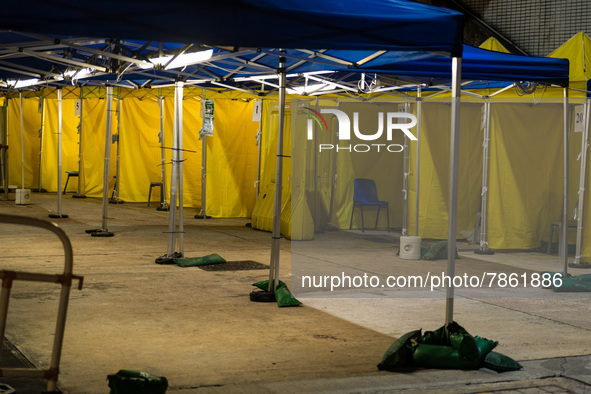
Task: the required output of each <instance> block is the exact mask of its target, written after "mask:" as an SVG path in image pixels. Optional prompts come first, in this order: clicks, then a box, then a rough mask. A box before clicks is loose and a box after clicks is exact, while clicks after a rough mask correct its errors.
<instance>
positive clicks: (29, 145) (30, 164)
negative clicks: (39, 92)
mask: <svg viewBox="0 0 591 394" xmlns="http://www.w3.org/2000/svg"><path fill="white" fill-rule="evenodd" d="M38 108H39V100H37V99H23V126H24V127H23V129H24V133H23V140H24V164H25V165H24V167H25V185H24V188H26V189H36V188H37V187H38V186H39V146H40V141H39V130H40V129H41V114H40V113H39V112H38ZM20 113H21V108H20V100H19V99H18V98H16V99H10V100H9V101H8V143H7V145H8V171H9V172H8V181H9V184H10V185H14V186H17V187H18V188H22V187H23V185H21V182H22V181H21V178H22V175H21V163H22V160H21V121H20Z"/></svg>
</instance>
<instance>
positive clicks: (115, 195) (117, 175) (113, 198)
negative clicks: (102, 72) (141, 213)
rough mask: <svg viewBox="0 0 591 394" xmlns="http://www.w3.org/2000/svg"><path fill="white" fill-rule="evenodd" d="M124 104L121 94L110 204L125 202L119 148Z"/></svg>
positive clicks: (118, 103)
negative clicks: (122, 193)
mask: <svg viewBox="0 0 591 394" xmlns="http://www.w3.org/2000/svg"><path fill="white" fill-rule="evenodd" d="M122 105H123V100H121V96H119V100H117V134H116V136H113V137H112V138H113V142H116V143H117V159H116V160H117V165H116V168H117V170H116V172H115V190H113V195H112V196H111V199H110V200H109V203H110V204H123V201H121V200H120V199H119V186H120V185H121V167H120V163H121V162H120V160H119V157H120V154H119V148H120V144H121V106H122Z"/></svg>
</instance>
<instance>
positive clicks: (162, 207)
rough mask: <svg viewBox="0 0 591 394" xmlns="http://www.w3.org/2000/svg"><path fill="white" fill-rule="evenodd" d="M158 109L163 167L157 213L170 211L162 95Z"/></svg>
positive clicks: (161, 164)
mask: <svg viewBox="0 0 591 394" xmlns="http://www.w3.org/2000/svg"><path fill="white" fill-rule="evenodd" d="M158 107H159V109H160V133H159V134H158V137H159V139H160V167H161V182H162V186H161V190H160V195H161V200H160V206H159V207H158V208H156V210H157V211H168V203H167V202H166V145H165V142H164V102H163V98H162V94H160V95H159V96H158Z"/></svg>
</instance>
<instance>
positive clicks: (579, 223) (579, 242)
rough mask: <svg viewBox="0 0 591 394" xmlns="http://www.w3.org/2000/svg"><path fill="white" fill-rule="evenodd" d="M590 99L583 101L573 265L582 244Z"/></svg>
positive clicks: (577, 260)
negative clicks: (583, 115)
mask: <svg viewBox="0 0 591 394" xmlns="http://www.w3.org/2000/svg"><path fill="white" fill-rule="evenodd" d="M590 108H591V99H589V98H587V100H586V101H585V107H584V111H583V112H584V114H585V129H584V130H583V136H582V139H583V142H582V144H581V171H580V175H579V202H578V206H577V251H576V253H575V262H574V264H575V265H578V264H581V248H582V244H583V207H584V205H585V204H584V203H585V178H586V175H587V150H588V148H589V115H591V111H590Z"/></svg>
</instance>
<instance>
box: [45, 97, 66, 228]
mask: <svg viewBox="0 0 591 394" xmlns="http://www.w3.org/2000/svg"><path fill="white" fill-rule="evenodd" d="M49 217H50V218H53V219H65V218H67V217H68V215H64V214H63V213H62V90H61V89H58V90H57V213H52V214H50V215H49Z"/></svg>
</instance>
